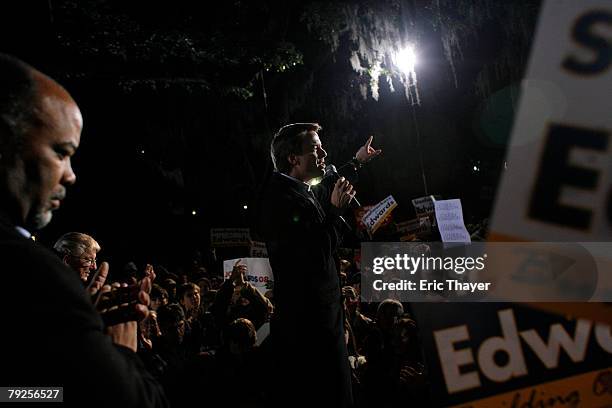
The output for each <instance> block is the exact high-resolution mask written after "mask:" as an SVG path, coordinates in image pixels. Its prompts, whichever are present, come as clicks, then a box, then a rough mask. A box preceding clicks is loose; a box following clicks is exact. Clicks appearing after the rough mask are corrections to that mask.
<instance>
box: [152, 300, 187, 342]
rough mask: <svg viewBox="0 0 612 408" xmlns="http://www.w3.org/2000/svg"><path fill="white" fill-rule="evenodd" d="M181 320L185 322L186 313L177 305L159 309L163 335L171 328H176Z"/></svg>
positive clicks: (158, 313)
mask: <svg viewBox="0 0 612 408" xmlns="http://www.w3.org/2000/svg"><path fill="white" fill-rule="evenodd" d="M181 320H185V312H183V308H182V307H181V306H180V305H178V304H176V303H170V304H168V305H165V306H161V307H160V308H159V309H157V322H158V323H159V327H161V329H162V333H163V334H165V331H166V330H168V329H169V328H172V327H174V326H176V325H177V324H178V323H179V322H180V321H181Z"/></svg>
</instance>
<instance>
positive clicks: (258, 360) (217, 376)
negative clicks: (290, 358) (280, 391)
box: [200, 318, 270, 407]
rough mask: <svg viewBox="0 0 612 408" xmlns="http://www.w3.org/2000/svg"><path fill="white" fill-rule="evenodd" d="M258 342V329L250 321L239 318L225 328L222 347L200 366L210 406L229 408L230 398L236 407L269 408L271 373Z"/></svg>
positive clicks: (207, 357) (207, 401)
mask: <svg viewBox="0 0 612 408" xmlns="http://www.w3.org/2000/svg"><path fill="white" fill-rule="evenodd" d="M256 342H257V332H256V330H255V326H254V325H253V323H252V322H251V321H250V320H248V319H245V318H238V319H236V320H234V321H232V322H230V323H229V324H228V325H227V326H226V327H225V329H224V330H223V345H222V346H221V347H220V348H219V350H218V351H217V353H216V354H214V355H208V356H206V358H204V359H203V361H202V362H201V363H200V375H201V378H202V380H201V381H202V382H203V383H205V384H208V385H209V386H210V390H211V391H210V392H209V393H208V395H207V398H206V403H207V406H210V407H226V406H228V396H230V395H231V405H233V406H237V407H264V406H266V399H265V396H266V391H268V390H269V389H270V387H269V373H268V371H267V364H266V360H265V358H264V356H263V355H262V353H261V352H260V350H259V348H258V347H256V345H255V344H256ZM240 384H248V386H240ZM237 385H238V386H237Z"/></svg>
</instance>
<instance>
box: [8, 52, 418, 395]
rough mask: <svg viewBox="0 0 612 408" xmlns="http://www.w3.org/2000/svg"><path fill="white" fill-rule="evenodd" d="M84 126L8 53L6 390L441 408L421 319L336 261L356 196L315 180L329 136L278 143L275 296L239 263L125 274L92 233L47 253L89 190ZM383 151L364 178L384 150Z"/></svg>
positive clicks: (307, 128) (282, 136)
mask: <svg viewBox="0 0 612 408" xmlns="http://www.w3.org/2000/svg"><path fill="white" fill-rule="evenodd" d="M82 126H83V119H82V117H81V113H80V110H79V108H78V106H77V104H76V103H75V101H74V100H73V99H72V97H71V96H70V95H69V94H68V92H67V91H66V90H65V89H64V88H63V87H61V85H59V84H58V83H57V82H55V81H54V80H52V79H51V78H49V77H47V76H46V75H44V74H43V73H41V72H39V71H37V70H36V69H35V68H33V67H31V66H29V65H27V64H25V63H24V62H22V61H20V60H18V59H16V58H13V57H11V56H8V55H4V54H0V269H1V270H2V271H3V287H4V288H5V291H4V292H5V295H4V296H2V297H0V318H1V319H2V322H3V324H4V326H5V327H7V328H10V332H7V334H6V336H4V337H5V343H4V347H3V348H2V350H1V351H0V358H2V361H3V370H2V372H1V374H0V377H1V378H0V382H1V383H2V384H13V385H17V386H28V387H32V386H43V385H45V386H48V385H53V384H55V385H57V386H61V387H63V388H64V393H63V398H64V401H65V402H67V403H69V404H71V405H77V406H126V407H128V406H129V407H150V406H152V407H163V406H168V405H169V404H170V405H172V406H177V407H182V406H187V405H188V404H189V405H191V404H193V402H194V401H195V402H197V401H200V402H201V403H202V404H206V406H250V407H252V406H271V405H292V406H294V405H295V406H303V405H309V406H311V405H312V404H314V403H317V404H318V405H323V406H327V405H329V406H332V405H333V406H358V407H359V406H364V407H366V406H376V407H382V406H398V405H400V404H401V405H405V403H406V401H413V402H414V403H415V404H416V406H427V398H428V394H427V380H426V379H427V375H426V372H425V368H424V363H423V359H422V356H421V352H420V348H419V345H418V341H417V329H416V323H415V322H414V320H412V319H411V317H410V315H409V314H406V313H405V310H404V307H403V306H402V304H401V303H399V302H398V301H395V300H391V299H389V300H385V301H383V302H382V303H380V305H378V307H377V308H376V309H375V310H374V309H371V310H361V306H362V305H361V304H360V301H359V294H360V279H359V271H358V270H356V269H355V268H354V267H353V266H352V264H351V262H350V261H348V260H339V259H337V257H334V254H335V253H336V249H337V247H338V243H339V242H340V235H341V229H342V228H343V226H342V224H343V221H344V220H343V219H342V217H341V216H340V214H341V212H342V210H344V209H346V208H347V206H348V204H349V203H350V201H351V200H352V199H353V198H354V196H355V192H354V189H353V186H352V185H351V184H350V182H349V181H348V180H346V179H345V178H344V177H340V178H339V179H330V180H331V181H330V180H327V181H326V182H324V183H321V185H320V186H319V187H317V188H313V189H312V190H311V188H310V187H309V186H308V185H307V184H306V182H307V181H309V180H311V179H312V178H313V177H314V176H316V175H323V173H324V171H325V168H326V166H325V160H324V159H325V157H326V152H325V150H324V149H323V147H322V145H321V142H320V139H319V137H318V134H317V132H318V131H319V130H320V126H318V125H317V124H293V125H289V126H286V127H283V128H282V129H281V131H279V133H278V134H277V135H276V137H275V139H274V142H273V145H272V153H273V158H274V160H275V166H276V170H277V172H276V173H275V175H274V177H275V181H274V182H273V183H272V184H271V185H272V187H271V189H270V190H269V191H268V194H269V195H268V201H267V202H266V201H264V204H263V206H262V208H263V209H264V213H265V211H271V213H270V214H268V215H267V218H266V220H267V224H266V225H267V229H266V230H265V231H263V232H262V234H263V235H264V237H265V240H266V244H267V248H268V251H269V252H270V263H271V265H272V268H273V272H274V281H275V288H274V290H273V292H269V293H266V294H263V293H261V292H260V291H259V289H257V288H255V287H253V286H252V285H251V284H250V283H249V282H248V281H247V279H246V275H247V273H248V270H247V266H246V265H245V264H243V263H241V262H240V261H238V262H236V263H235V265H234V266H233V269H232V271H231V274H230V275H229V276H227V277H226V279H223V278H224V277H223V274H222V272H221V271H217V270H216V269H215V268H209V269H206V268H203V267H202V266H203V265H195V266H197V267H194V268H193V270H192V271H190V272H188V273H186V274H184V273H172V272H170V271H168V269H167V268H164V267H162V266H159V265H158V266H155V267H154V266H152V265H150V264H147V265H146V266H144V267H143V268H141V269H139V268H138V267H136V266H135V265H134V264H129V265H126V266H125V267H123V268H119V269H120V270H125V271H130V272H131V273H130V274H127V276H124V277H122V278H121V279H113V277H112V274H109V270H110V266H109V264H108V263H107V262H99V260H98V254H99V252H100V251H101V250H102V245H101V244H99V243H98V242H97V241H96V240H95V239H94V238H93V237H91V236H89V235H87V234H84V233H81V232H68V233H66V234H64V235H62V236H61V237H59V238H58V240H57V241H56V242H55V244H54V245H53V246H52V247H49V248H45V246H44V245H42V244H41V243H38V242H34V241H33V240H32V239H31V238H32V232H33V231H37V230H40V229H42V228H44V227H45V226H46V225H47V224H48V223H49V222H50V221H51V218H52V214H53V212H54V211H55V210H57V209H58V208H59V207H60V206H61V202H62V200H63V199H64V198H65V197H66V191H67V187H69V186H70V185H72V184H74V183H75V181H76V175H75V172H74V171H73V169H72V164H71V157H72V156H73V155H74V154H75V153H76V151H77V149H78V146H79V144H80V138H81V129H82ZM371 143H372V137H370V138H369V139H368V141H367V142H366V143H365V144H364V146H363V147H362V148H360V150H359V151H358V152H357V154H356V156H355V157H354V159H353V160H352V162H351V163H352V165H353V167H354V168H355V170H356V169H357V168H358V167H360V166H361V165H363V164H364V163H365V162H367V161H369V160H370V159H372V158H373V157H375V156H377V155H378V154H379V153H380V150H376V149H374V148H373V147H372V146H371ZM274 183H276V185H275V184H274ZM277 207H278V208H277ZM272 220H275V222H272ZM102 244H104V243H102ZM114 267H115V266H114ZM302 278H303V279H302ZM300 282H302V283H300ZM24 293H27V294H28V296H27V297H28V299H29V301H27V302H23V295H24ZM270 294H273V295H272V296H270ZM16 307H17V309H16ZM269 333H270V335H268V334H269Z"/></svg>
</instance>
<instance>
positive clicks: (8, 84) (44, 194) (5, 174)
mask: <svg viewBox="0 0 612 408" xmlns="http://www.w3.org/2000/svg"><path fill="white" fill-rule="evenodd" d="M81 128H82V118H81V112H80V111H79V108H78V106H77V105H76V103H75V102H74V100H73V99H72V97H70V95H69V94H68V92H66V90H65V89H64V88H62V87H61V86H60V85H59V84H58V83H57V82H55V81H53V80H52V79H51V78H49V77H47V76H46V75H44V74H42V73H41V72H39V71H37V70H35V69H34V68H32V67H31V66H29V65H27V64H25V63H24V62H22V61H19V60H17V59H15V58H13V57H10V56H7V55H3V54H0V211H2V212H4V213H5V214H7V215H9V217H10V218H11V219H12V220H13V222H15V224H17V225H21V226H24V227H26V228H32V229H39V228H42V227H44V226H45V225H47V224H48V223H49V221H50V220H51V216H52V214H51V213H52V211H53V210H56V209H57V208H59V206H60V203H61V200H63V199H64V198H65V196H66V186H67V185H70V184H72V183H74V181H75V179H76V176H75V174H74V172H73V171H72V166H71V161H70V157H71V156H72V155H73V154H74V153H75V152H76V149H77V148H78V146H79V143H80V138H81Z"/></svg>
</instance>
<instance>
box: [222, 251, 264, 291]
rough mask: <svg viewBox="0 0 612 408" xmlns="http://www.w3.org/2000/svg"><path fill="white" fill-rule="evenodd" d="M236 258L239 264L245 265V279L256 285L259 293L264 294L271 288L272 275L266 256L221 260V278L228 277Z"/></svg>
mask: <svg viewBox="0 0 612 408" xmlns="http://www.w3.org/2000/svg"><path fill="white" fill-rule="evenodd" d="M238 259H240V260H241V261H240V263H241V264H244V265H246V266H247V273H246V276H245V279H246V281H247V282H249V283H250V284H251V285H253V286H254V287H256V288H257V290H259V292H261V294H263V295H265V293H266V292H267V291H269V290H271V289H272V288H273V286H274V277H273V275H272V267H271V266H270V260H269V259H268V258H237V259H229V260H227V261H223V280H226V279H228V278H229V277H230V275H231V274H232V269H234V265H236V261H238Z"/></svg>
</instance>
